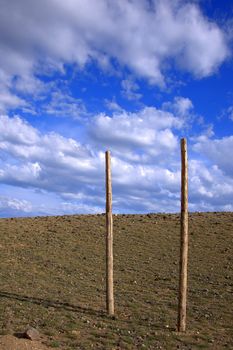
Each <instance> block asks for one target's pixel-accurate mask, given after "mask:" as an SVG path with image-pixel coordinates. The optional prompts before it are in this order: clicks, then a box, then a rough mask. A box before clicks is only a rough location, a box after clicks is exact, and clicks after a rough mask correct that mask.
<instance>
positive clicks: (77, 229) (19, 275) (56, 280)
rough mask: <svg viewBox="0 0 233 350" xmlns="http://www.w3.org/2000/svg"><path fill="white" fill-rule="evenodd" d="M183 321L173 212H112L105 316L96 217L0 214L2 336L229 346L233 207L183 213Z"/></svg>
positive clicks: (75, 344) (102, 344) (109, 344)
mask: <svg viewBox="0 0 233 350" xmlns="http://www.w3.org/2000/svg"><path fill="white" fill-rule="evenodd" d="M189 225H190V254H189V292H188V318H187V328H188V331H187V332H186V333H185V334H178V333H177V332H176V330H175V327H176V317H177V290H178V268H179V229H180V225H179V216H178V215H175V214H174V215H168V214H167V215H165V214H148V215H117V216H114V280H115V283H114V287H115V303H116V304H115V308H116V317H115V318H110V317H107V316H106V314H105V218H104V216H103V215H85V216H84V215H76V216H63V217H36V218H26V219H25V218H24V219H1V220H0V249H1V263H0V281H1V289H0V321H1V328H0V329H1V333H2V334H6V333H8V334H9V333H15V332H16V333H17V332H22V331H23V330H24V329H25V327H26V326H27V325H28V324H29V325H31V326H33V327H35V328H37V329H38V330H39V331H40V332H41V334H43V335H44V337H45V338H44V339H45V340H44V342H45V343H46V344H47V345H49V346H51V347H53V348H59V349H67V350H68V349H92V348H93V349H232V348H233V322H232V321H233V316H232V310H231V305H232V304H233V297H232V295H233V293H232V292H233V290H232V289H233V280H232V277H233V276H232V259H233V258H232V257H233V248H232V233H233V213H194V214H191V215H190V219H189Z"/></svg>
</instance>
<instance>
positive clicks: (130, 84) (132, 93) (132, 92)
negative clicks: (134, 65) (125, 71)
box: [121, 79, 142, 100]
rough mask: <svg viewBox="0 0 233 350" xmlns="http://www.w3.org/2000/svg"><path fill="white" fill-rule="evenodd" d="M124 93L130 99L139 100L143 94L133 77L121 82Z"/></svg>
mask: <svg viewBox="0 0 233 350" xmlns="http://www.w3.org/2000/svg"><path fill="white" fill-rule="evenodd" d="M121 86H122V95H123V96H124V97H126V98H127V99H128V100H139V99H140V98H141V97H142V94H140V93H138V92H137V91H138V90H139V86H138V84H137V83H135V82H134V81H133V80H132V79H124V80H122V82H121Z"/></svg>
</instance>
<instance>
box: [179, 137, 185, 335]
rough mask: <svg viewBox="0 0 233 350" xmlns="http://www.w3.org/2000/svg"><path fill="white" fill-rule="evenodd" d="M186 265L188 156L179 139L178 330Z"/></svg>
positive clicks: (182, 323) (181, 323)
mask: <svg viewBox="0 0 233 350" xmlns="http://www.w3.org/2000/svg"><path fill="white" fill-rule="evenodd" d="M187 267H188V157H187V141H186V139H184V138H183V139H181V229H180V276H179V305H178V327H177V328H178V332H185V330H186V306H187Z"/></svg>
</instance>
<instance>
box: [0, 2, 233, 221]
mask: <svg viewBox="0 0 233 350" xmlns="http://www.w3.org/2000/svg"><path fill="white" fill-rule="evenodd" d="M0 8H1V10H0V53H1V54H0V216H1V217H9V216H30V215H58V214H72V213H96V212H103V211H104V206H105V179H104V152H105V150H106V149H109V150H110V151H111V153H112V176H113V198H114V201H113V209H114V212H115V213H120V212H122V213H123V212H127V213H135V212H136V213H139V212H178V211H179V207H180V138H181V137H187V140H188V151H189V208H190V210H191V211H218V210H221V211H223V210H224V211H232V210H233V161H232V152H233V57H232V50H233V3H232V2H231V1H227V0H226V1H224V0H205V1H204V0H203V1H201V0H199V1H198V0H195V1H185V0H114V1H112V0H85V1H83V0H66V1H60V0H40V1H36V0H34V1H33V0H0Z"/></svg>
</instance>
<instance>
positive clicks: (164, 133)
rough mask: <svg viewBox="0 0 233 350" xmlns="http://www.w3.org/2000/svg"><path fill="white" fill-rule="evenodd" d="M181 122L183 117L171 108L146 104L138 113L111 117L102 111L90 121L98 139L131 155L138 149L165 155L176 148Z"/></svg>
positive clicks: (121, 113) (150, 153)
mask: <svg viewBox="0 0 233 350" xmlns="http://www.w3.org/2000/svg"><path fill="white" fill-rule="evenodd" d="M182 125H183V121H182V120H181V119H180V118H178V117H175V116H174V115H173V114H171V113H169V112H166V111H163V110H159V109H156V108H154V107H145V108H143V109H142V110H141V111H139V112H138V113H130V112H128V113H127V112H126V111H122V112H118V113H116V114H114V115H113V116H112V117H109V116H107V115H106V114H103V113H101V114H100V115H98V116H96V117H95V119H94V120H92V121H91V125H90V127H89V131H90V134H91V136H92V138H94V139H95V140H96V142H99V143H101V144H102V145H105V147H111V149H113V150H114V151H116V152H119V155H120V154H125V156H127V157H130V156H131V154H130V152H133V153H135V154H137V152H138V151H139V153H143V152H144V154H145V153H146V154H147V155H150V156H153V157H156V156H157V157H158V156H161V155H162V154H163V157H164V154H169V153H170V152H171V153H172V152H173V151H174V150H176V149H177V146H178V139H177V136H176V135H175V133H174V132H173V129H180V128H181V127H182ZM126 151H127V152H126ZM123 157H124V156H123ZM144 158H145V157H144ZM131 160H132V159H131Z"/></svg>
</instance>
